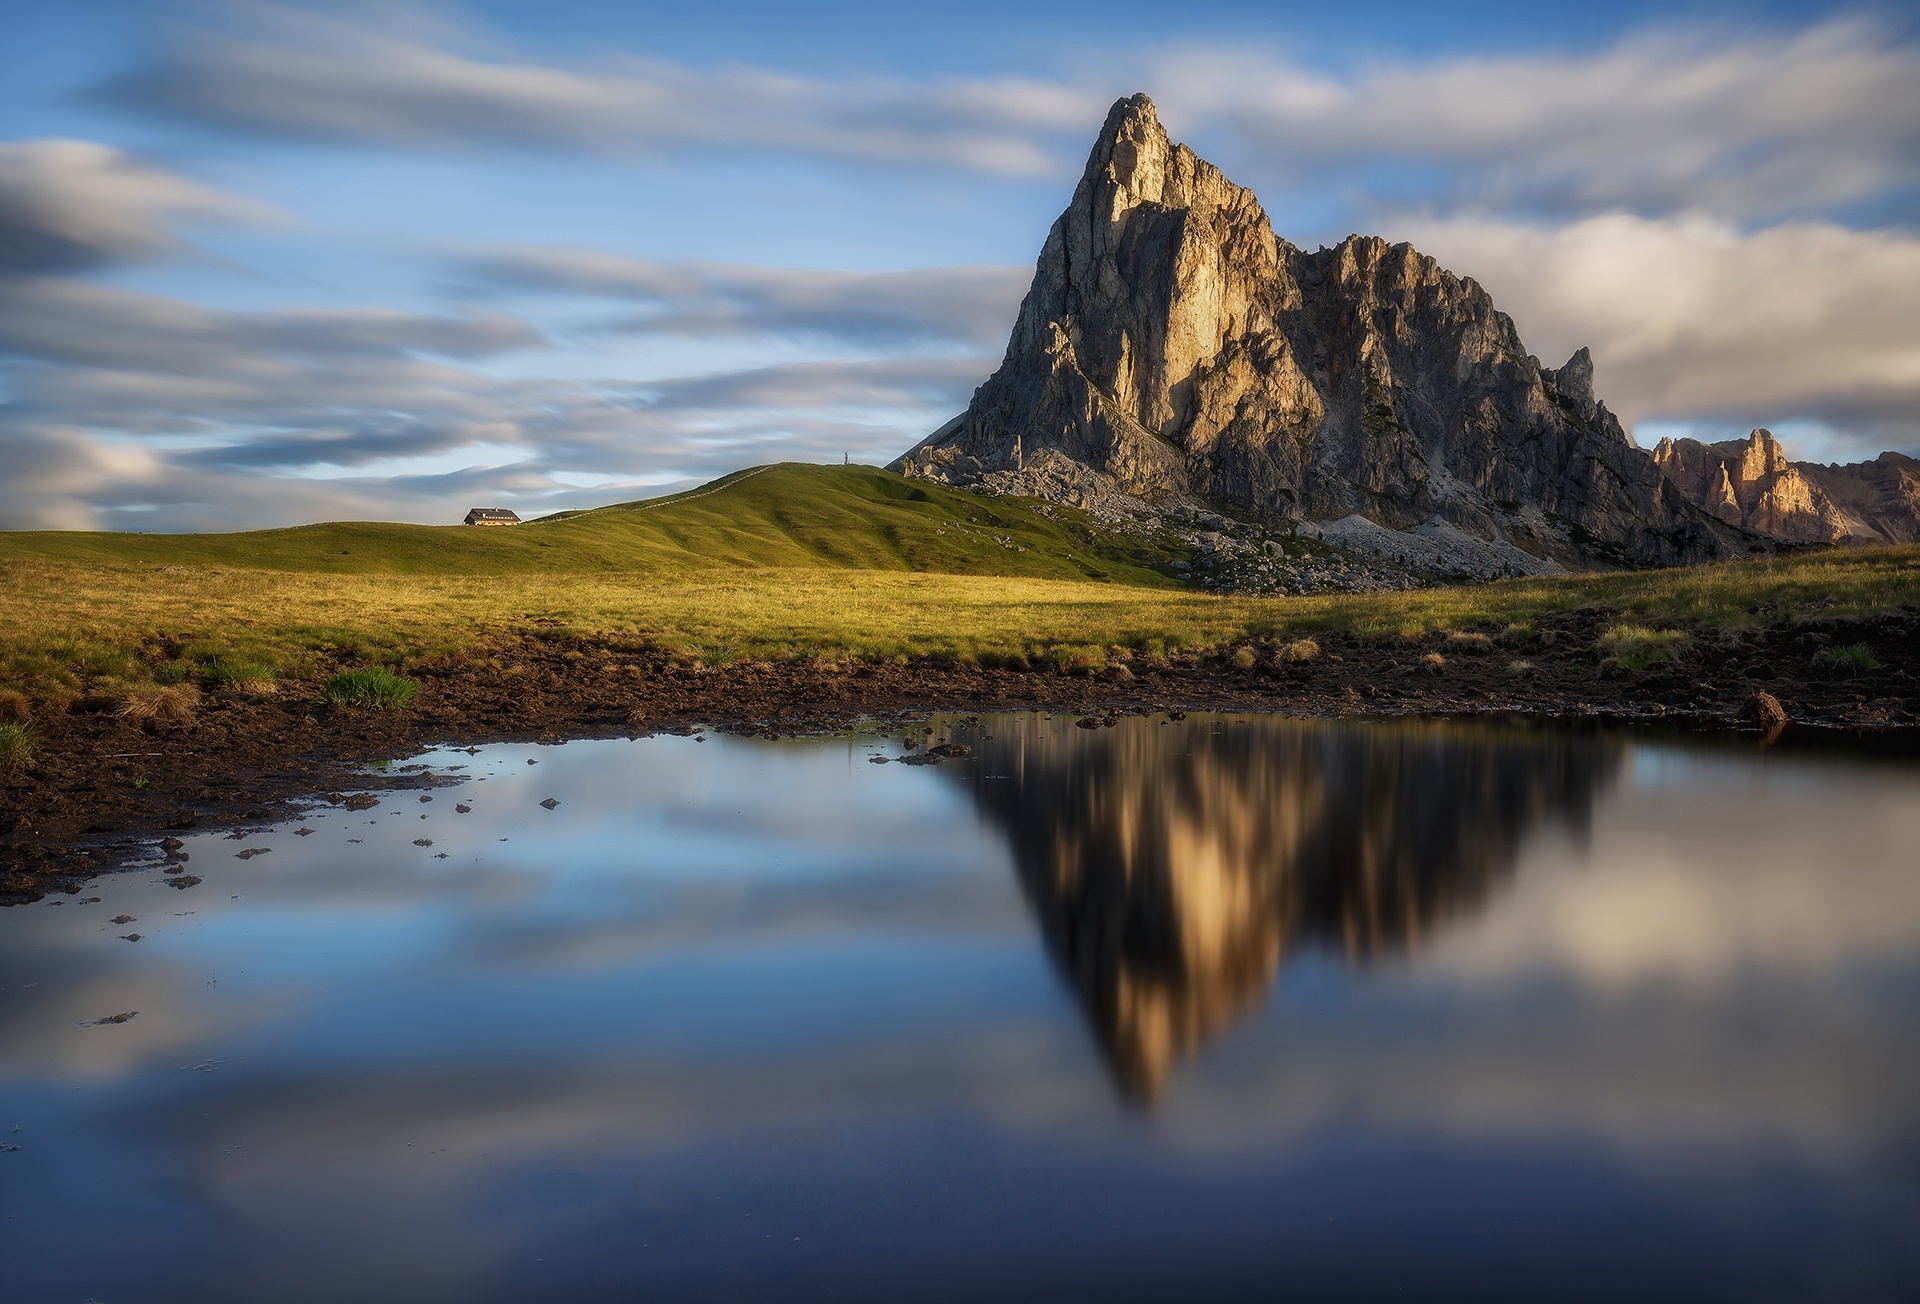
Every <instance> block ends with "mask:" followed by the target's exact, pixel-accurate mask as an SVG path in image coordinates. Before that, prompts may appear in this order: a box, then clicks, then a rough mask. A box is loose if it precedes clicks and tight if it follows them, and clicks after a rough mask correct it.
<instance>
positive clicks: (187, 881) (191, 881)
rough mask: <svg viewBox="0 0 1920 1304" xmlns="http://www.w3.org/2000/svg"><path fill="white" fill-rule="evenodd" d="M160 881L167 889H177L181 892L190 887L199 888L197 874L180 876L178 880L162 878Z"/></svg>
mask: <svg viewBox="0 0 1920 1304" xmlns="http://www.w3.org/2000/svg"><path fill="white" fill-rule="evenodd" d="M160 881H161V882H163V883H165V884H166V885H167V886H168V887H175V888H179V889H180V890H181V891H183V892H184V891H185V890H186V889H188V888H190V887H198V886H200V877H199V875H197V874H182V875H180V877H178V878H163V879H161V880H160Z"/></svg>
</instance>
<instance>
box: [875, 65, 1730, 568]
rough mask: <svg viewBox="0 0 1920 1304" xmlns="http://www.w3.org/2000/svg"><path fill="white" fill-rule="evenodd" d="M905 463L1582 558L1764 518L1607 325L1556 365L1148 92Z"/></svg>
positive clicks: (978, 480)
mask: <svg viewBox="0 0 1920 1304" xmlns="http://www.w3.org/2000/svg"><path fill="white" fill-rule="evenodd" d="M894 466H895V468H896V469H898V470H901V471H904V472H906V473H907V474H912V475H924V476H929V477H932V478H934V479H938V480H943V481H946V482H949V483H955V484H968V485H978V486H980V487H984V488H988V489H996V490H1000V491H1010V492H1030V493H1031V492H1035V489H1034V488H1033V486H1034V485H1051V486H1053V487H1054V488H1055V489H1056V491H1057V492H1058V493H1059V494H1060V495H1061V496H1064V497H1065V498H1066V500H1067V501H1076V502H1077V501H1078V500H1079V498H1081V497H1088V498H1097V497H1098V496H1099V495H1101V494H1103V493H1111V492H1112V491H1116V490H1117V491H1120V492H1123V493H1125V494H1129V495H1133V496H1135V497H1137V498H1144V499H1147V500H1149V501H1155V502H1163V503H1164V502H1168V501H1175V502H1177V501H1183V500H1187V499H1190V498H1195V497H1198V498H1212V499H1216V500H1219V501H1222V502H1228V503H1234V504H1238V505H1240V506H1242V507H1244V508H1247V509H1250V510H1252V511H1255V512H1258V513H1261V514H1263V515H1267V516H1270V517H1275V518H1279V519H1282V520H1286V519H1292V520H1296V521H1297V520H1301V519H1307V520H1314V521H1332V520H1339V519H1341V518H1344V517H1347V516H1350V515H1355V514H1358V515H1362V516H1365V517H1366V518H1368V519H1370V520H1374V521H1377V522H1378V523H1380V524H1382V525H1386V526H1389V527H1391V528H1394V529H1406V528H1409V527H1412V526H1415V525H1421V524H1425V523H1429V522H1434V521H1436V519H1437V520H1438V521H1440V522H1446V523H1450V524H1452V525H1454V526H1457V527H1459V528H1461V529H1463V530H1466V531H1468V532H1470V533H1473V534H1475V535H1476V536H1478V537H1480V538H1483V539H1490V540H1504V541H1506V542H1509V543H1512V544H1514V545H1516V546H1518V547H1520V548H1522V549H1524V550H1525V551H1527V552H1528V553H1530V554H1532V555H1535V556H1559V557H1561V558H1563V559H1565V560H1569V561H1594V560H1604V561H1614V562H1627V563H1670V562H1691V561H1700V560H1705V559H1708V558H1714V557H1725V556H1734V555H1744V554H1745V553H1746V552H1747V551H1748V550H1749V548H1750V547H1751V546H1753V544H1754V542H1755V540H1754V537H1753V536H1752V535H1750V534H1748V533H1746V532H1745V531H1743V530H1742V529H1740V528H1739V527H1738V526H1735V525H1730V524H1728V523H1727V522H1724V521H1722V520H1720V519H1718V518H1716V517H1714V516H1713V515H1711V514H1709V513H1708V512H1706V511H1703V510H1702V509H1700V508H1699V507H1697V506H1696V505H1695V504H1693V503H1692V502H1690V501H1688V500H1687V498H1686V497H1685V495H1683V494H1682V493H1680V492H1679V490H1678V488H1677V487H1676V486H1675V485H1673V484H1672V483H1671V482H1670V481H1669V480H1668V479H1667V478H1666V477H1665V476H1663V475H1662V474H1661V472H1660V470H1659V468H1657V467H1656V466H1655V465H1654V464H1653V462H1652V460H1651V459H1650V458H1649V457H1648V456H1647V454H1646V453H1645V452H1643V451H1641V450H1640V449H1638V448H1635V447H1634V446H1633V444H1632V443H1631V442H1630V441H1629V440H1628V438H1627V436H1626V433H1625V431H1624V430H1622V428H1621V426H1620V423H1619V421H1618V420H1617V419H1616V418H1615V417H1614V415H1613V414H1612V413H1611V412H1609V411H1607V409H1606V406H1605V405H1604V404H1602V403H1601V402H1600V401H1599V400H1598V399H1596V398H1595V397H1594V393H1593V365H1592V362H1591V360H1590V359H1589V357H1588V355H1587V351H1586V350H1585V349H1582V350H1581V351H1580V352H1578V353H1576V354H1575V355H1574V356H1573V358H1572V359H1571V360H1569V361H1568V363H1567V364H1566V365H1565V366H1563V367H1561V368H1559V369H1558V370H1552V369H1546V368H1542V367H1541V366H1540V364H1539V362H1538V360H1537V359H1534V358H1532V357H1529V356H1528V355H1527V352H1526V350H1525V349H1524V348H1523V347H1522V345H1521V343H1520V338H1519V335H1518V333H1517V332H1516V331H1515V330H1514V326H1513V322H1512V321H1511V320H1510V319H1509V318H1508V317H1507V316H1506V315H1505V314H1504V313H1501V312H1499V311H1497V310H1496V309H1495V308H1494V306H1493V301H1492V300H1491V299H1490V298H1489V297H1488V296H1487V293H1486V291H1485V290H1483V289H1481V288H1480V287H1479V286H1478V285H1476V284H1475V283H1474V282H1473V281H1471V280H1461V279H1459V278H1457V277H1455V276H1454V275H1453V274H1452V273H1450V272H1448V271H1446V270H1445V269H1444V268H1442V267H1441V266H1440V265H1439V264H1438V263H1436V262H1434V261H1433V260H1432V259H1431V258H1428V257H1425V256H1424V255H1422V254H1420V253H1418V252H1416V251H1415V250H1414V249H1413V248H1411V247H1410V246H1408V245H1404V244H1397V245H1389V244H1388V243H1387V242H1386V241H1384V240H1381V239H1378V238H1375V237H1370V236H1352V237H1349V238H1348V239H1347V240H1345V241H1343V242H1342V243H1341V244H1340V245H1339V246H1338V247H1337V248H1333V249H1322V250H1320V251H1318V252H1316V253H1305V252H1302V251H1301V250H1299V249H1296V248H1294V247H1293V246H1292V245H1291V244H1289V243H1287V242H1286V241H1285V240H1282V239H1280V238H1278V237H1276V236H1275V235H1274V233H1273V227H1272V225H1271V224H1270V223H1269V221H1268V220H1267V215H1266V212H1265V211H1264V210H1263V209H1262V208H1261V207H1260V203H1259V201H1258V200H1256V199H1255V198H1254V196H1253V193H1252V192H1251V191H1249V190H1245V189H1242V188H1241V187H1240V186H1237V185H1235V184H1234V183H1233V182H1231V181H1229V180H1228V179H1227V178H1226V177H1225V176H1224V175H1222V174H1221V172H1220V170H1219V169H1218V168H1216V167H1214V166H1213V165H1212V164H1210V163H1208V162H1206V161H1205V160H1204V159H1201V158H1199V157H1197V156H1196V155H1195V154H1194V153H1193V151H1192V150H1190V149H1188V148H1187V147H1186V146H1184V145H1175V144H1174V143H1173V142H1172V141H1171V140H1169V139H1168V137H1167V133H1166V131H1165V130H1164V129H1163V128H1162V127H1161V125H1160V121H1159V117H1158V116H1157V114H1156V113H1155V111H1154V107H1153V103H1152V101H1150V100H1149V99H1148V98H1147V97H1146V96H1144V95H1135V96H1133V97H1131V98H1130V99H1124V100H1121V101H1119V102H1118V103H1117V104H1115V105H1114V106H1113V109H1112V111H1111V112H1110V113H1109V114H1108V115H1107V121H1106V125H1105V126H1103V127H1102V128H1101V130H1100V138H1099V140H1098V142H1096V144H1095V145H1094V149H1093V154H1092V157H1090V158H1089V159H1088V160H1087V169H1086V172H1085V174H1084V175H1083V176H1082V177H1081V178H1080V184H1079V186H1078V187H1077V188H1076V189H1075V191H1074V194H1073V202H1072V203H1071V204H1070V205H1068V207H1067V211H1066V212H1065V213H1063V214H1061V216H1060V218H1059V220H1058V221H1056V222H1055V223H1054V224H1053V229H1052V230H1051V231H1050V232H1049V233H1048V235H1047V240H1046V244H1045V246H1044V247H1043V248H1042V250H1041V252H1040V260H1039V264H1038V266H1037V267H1036V269H1035V271H1034V278H1033V284H1032V287H1031V288H1030V289H1029V290H1028V291H1027V297H1026V299H1025V301H1024V302H1023V303H1022V304H1021V306H1020V315H1019V318H1018V320H1017V321H1016V323H1015V325H1014V328H1013V335H1012V338H1011V339H1009V341H1008V343H1007V352H1006V357H1005V359H1004V360H1003V361H1002V362H1001V364H1000V369H999V370H998V371H996V372H995V373H994V374H993V376H992V377H991V378H990V379H988V381H987V382H986V384H984V385H982V386H981V387H980V388H979V390H978V391H976V392H975V394H974V396H973V402H972V404H971V405H970V406H969V407H968V408H967V410H966V411H965V412H964V413H962V414H961V415H960V416H958V417H956V418H955V419H954V420H952V421H950V422H948V423H947V424H946V425H945V426H942V427H941V428H940V429H939V430H937V431H935V432H934V433H933V434H932V435H930V436H929V437H928V438H927V439H926V440H924V441H922V442H921V443H920V444H919V445H917V446H915V447H914V448H913V449H912V450H911V451H910V452H908V453H907V454H906V455H905V456H903V457H902V458H901V459H900V460H899V461H898V462H896V463H895V464H894Z"/></svg>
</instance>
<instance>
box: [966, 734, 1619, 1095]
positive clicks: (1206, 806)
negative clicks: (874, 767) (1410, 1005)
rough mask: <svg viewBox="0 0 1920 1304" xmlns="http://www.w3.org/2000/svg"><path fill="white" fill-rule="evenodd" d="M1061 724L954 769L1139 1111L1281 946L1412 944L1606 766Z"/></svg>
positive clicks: (1517, 752) (1016, 737)
mask: <svg viewBox="0 0 1920 1304" xmlns="http://www.w3.org/2000/svg"><path fill="white" fill-rule="evenodd" d="M1065 723H1066V722H1065V721H1063V720H1053V721H1048V720H1043V719H1040V718H1038V717H1032V716H1028V717H1019V718H1015V719H1001V720H997V721H995V722H994V730H995V735H994V737H993V738H992V739H991V740H990V741H981V742H979V743H978V744H977V750H978V757H979V759H978V761H977V762H976V763H974V764H973V765H970V766H968V767H967V768H966V770H965V771H964V773H965V774H966V775H967V776H968V781H969V782H971V783H972V785H973V789H974V794H975V798H976V800H977V801H978V803H979V805H980V806H981V807H982V809H984V810H985V811H986V812H988V813H989V814H990V815H991V816H992V817H993V818H994V819H995V820H996V821H997V822H998V823H1000V824H1001V825H1002V826H1003V827H1004V828H1005V829H1006V831H1007V834H1008V836H1009V838H1010V839H1011V841H1012V843H1013V847H1014V853H1015V858H1016V863H1017V864H1018V867H1019V873H1020V878H1021V881H1022V883H1023V885H1024V886H1025V888H1026V891H1027V896H1028V898H1029V900H1030V901H1031V902H1032V904H1033V907H1034V910H1035V912H1036V913H1037V914H1038V915H1039V918H1040V925H1041V929H1042V932H1043V933H1044V934H1045V937H1046V941H1047V946H1048V948H1049V949H1050V950H1051V951H1052V952H1053V955H1054V958H1055V960H1056V961H1057V962H1058V963H1059V965H1060V967H1061V969H1062V970H1063V971H1064V972H1065V974H1066V976H1067V977H1068V978H1069V979H1070V980H1071V982H1072V983H1073V986H1074V988H1075V989H1076V991H1077V992H1078V993H1079V996H1080V1001H1081V1004H1082V1005H1083V1006H1084V1008H1085V1010H1086V1012H1087V1016H1088V1018H1089V1020H1090V1021H1091V1022H1092V1024H1093V1028H1094V1031H1095V1033H1096V1035H1097V1036H1098V1038H1099V1040H1100V1043H1101V1046H1102V1049H1103V1050H1104V1051H1105V1053H1106V1055H1107V1057H1108V1060H1109V1063H1110V1064H1111V1065H1112V1067H1113V1071H1114V1073H1115V1076H1116V1077H1117V1078H1118V1080H1119V1082H1120V1085H1121V1086H1122V1088H1123V1089H1124V1090H1126V1091H1127V1092H1129V1093H1130V1094H1133V1095H1137V1096H1141V1097H1148V1098H1150V1097H1152V1096H1153V1095H1155V1094H1157V1092H1158V1091H1159V1088H1160V1085H1161V1083H1162V1082H1163V1081H1164V1080H1165V1077H1166V1074H1167V1071H1168V1069H1169V1068H1170V1067H1171V1065H1172V1063H1173V1061H1174V1060H1175V1058H1176V1057H1178V1056H1181V1055H1184V1054H1188V1053H1190V1052H1191V1051H1192V1050H1193V1049H1194V1048H1195V1047H1197V1046H1198V1045H1199V1044H1200V1043H1201V1042H1202V1041H1204V1040H1205V1039H1206V1038H1207V1037H1209V1036H1211V1035H1212V1034H1213V1033H1215V1032H1217V1031H1218V1030H1219V1029H1221V1028H1222V1027H1224V1026H1225V1025H1226V1024H1227V1023H1228V1022H1229V1021H1230V1020H1232V1019H1233V1018H1234V1017H1235V1016H1236V1015H1237V1014H1239V1013H1240V1012H1241V1011H1243V1010H1245V1009H1246V1008H1247V1007H1248V1006H1250V1005H1251V1004H1253V1003H1254V1002H1255V1001H1256V1000H1257V999H1258V998H1259V997H1260V995H1261V993H1262V992H1264V991H1265V990H1266V986H1267V984H1268V982H1269V981H1270V980H1271V979H1272V977H1273V974H1274V973H1275V971H1276V970H1277V969H1278V968H1279V965H1280V960H1281V957H1282V956H1283V955H1284V954H1285V953H1286V951H1287V950H1288V948H1289V947H1291V946H1293V945H1294V944H1295V943H1296V942H1297V941H1298V940H1300V939H1303V938H1311V939H1320V940H1324V941H1326V942H1328V943H1331V944H1335V945H1337V946H1339V947H1340V948H1341V949H1342V950H1343V951H1344V952H1345V953H1346V954H1347V955H1348V956H1349V957H1354V958H1364V957H1367V956H1370V955H1375V954H1378V953H1381V952H1384V951H1390V950H1394V949H1400V948H1407V947H1411V946H1413V945H1415V944H1416V943H1418V942H1419V941H1420V939H1421V938H1422V937H1423V936H1424V935H1425V934H1427V933H1429V932H1431V931H1432V930H1433V929H1434V927H1435V926H1436V925H1438V924H1439V923H1440V922H1441V921H1443V920H1444V919H1446V918H1447V917H1448V916H1449V915H1451V914H1454V913H1455V912H1458V911H1461V910H1464V909H1470V908H1472V907H1473V906H1474V905H1475V904H1477V903H1478V902H1479V901H1480V900H1481V899H1482V898H1483V897H1484V896H1485V895H1486V893H1487V891H1488V890H1489V888H1490V887H1491V886H1492V885H1493V884H1494V882H1495V881H1496V880H1497V879H1499V878H1500V877H1501V876H1503V875H1504V874H1505V873H1506V872H1507V871H1508V870H1509V868H1510V867H1511V865H1512V863H1513V858H1514V853H1515V850H1516V848H1517V847H1518V844H1519V842H1520V839H1521V837H1522V835H1524V834H1525V833H1526V832H1527V830H1528V829H1529V828H1531V827H1532V826H1533V825H1535V824H1537V823H1539V822H1540V821H1542V820H1544V819H1550V818H1559V819H1563V820H1569V821H1574V822H1582V821H1584V820H1585V818H1586V816H1587V814H1588V812H1589V810H1590V808H1591V805H1592V801H1593V798H1594V797H1595V795H1596V794H1597V792H1598V790H1599V789H1600V787H1601V786H1602V785H1603V784H1604V783H1605V782H1606V781H1607V779H1608V778H1609V777H1610V776H1611V774H1612V772H1613V771H1614V769H1615V768H1616V766H1617V763H1618V757H1619V750H1618V748H1617V747H1614V746H1609V745H1607V744H1605V743H1603V742H1597V741H1592V740H1582V739H1574V738H1564V737H1562V738H1534V737H1528V736H1525V735H1519V734H1513V733H1496V732H1477V731H1472V730H1467V729H1461V728H1441V727H1431V726H1404V727H1402V726H1385V725H1376V726H1359V727H1355V726H1329V725H1317V724H1310V723H1304V722H1298V721H1281V720H1265V721H1239V720H1228V719H1203V718H1199V717H1195V718H1193V719H1190V720H1188V721H1187V722H1186V723H1185V724H1181V725H1163V724H1160V723H1158V722H1157V721H1156V720H1152V719H1146V720H1138V719H1136V720H1122V721H1120V722H1119V723H1118V724H1117V725H1115V726H1114V727H1111V728H1103V729H1097V730H1083V729H1076V728H1071V727H1066V728H1062V727H1061V726H1062V725H1064V724H1065ZM992 776H1006V777H1004V778H1001V777H992ZM956 777H959V772H956Z"/></svg>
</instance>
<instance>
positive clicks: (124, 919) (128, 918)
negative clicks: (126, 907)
mask: <svg viewBox="0 0 1920 1304" xmlns="http://www.w3.org/2000/svg"><path fill="white" fill-rule="evenodd" d="M108 922H109V923H114V924H130V923H132V922H133V916H132V915H115V916H114V917H113V918H112V919H110V920H108Z"/></svg>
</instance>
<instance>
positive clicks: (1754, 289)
mask: <svg viewBox="0 0 1920 1304" xmlns="http://www.w3.org/2000/svg"><path fill="white" fill-rule="evenodd" d="M1399 233H1400V234H1403V235H1405V236H1406V237H1407V238H1409V239H1411V240H1412V241H1413V243H1414V244H1415V246H1416V247H1418V248H1420V249H1421V250H1423V251H1425V252H1427V253H1430V254H1432V255H1434V256H1435V257H1437V258H1439V259H1440V260H1441V261H1442V262H1443V263H1446V264H1447V265H1448V266H1450V267H1452V268H1453V269H1454V270H1456V271H1458V272H1462V273H1466V274H1471V275H1473V276H1474V277H1475V278H1476V279H1478V280H1479V281H1480V282H1481V283H1482V284H1483V285H1485V286H1486V287H1487V290H1488V292H1489V293H1490V294H1492V295H1493V298H1494V302H1495V303H1497V304H1499V305H1500V306H1501V308H1502V309H1503V310H1505V311H1506V312H1507V313H1508V314H1510V315H1511V316H1512V317H1513V318H1514V320H1515V322H1516V324H1517V325H1518V326H1519V327H1520V329H1521V332H1522V338H1523V339H1525V340H1526V342H1527V344H1528V346H1529V347H1530V348H1532V349H1534V350H1535V351H1536V352H1538V353H1540V354H1541V355H1542V357H1543V358H1544V359H1545V360H1546V361H1547V362H1548V364H1549V365H1552V364H1554V363H1557V362H1558V361H1559V360H1560V359H1561V358H1563V357H1565V356H1567V355H1568V354H1570V353H1571V352H1572V351H1573V350H1574V349H1575V348H1577V347H1579V346H1580V345H1583V344H1585V345H1590V346H1591V347H1592V348H1593V354H1594V360H1595V375H1596V386H1597V388H1598V389H1599V390H1600V392H1601V394H1602V396H1603V397H1605V399H1606V400H1607V403H1608V405H1609V406H1611V407H1614V408H1615V409H1616V410H1618V411H1619V412H1620V413H1621V414H1622V415H1623V417H1625V418H1626V419H1627V420H1629V421H1634V420H1640V419H1643V418H1648V417H1659V418H1662V419H1665V420H1696V421H1701V422H1705V423H1732V424H1736V425H1749V426H1751V425H1767V424H1770V423H1782V422H1787V421H1795V420H1799V421H1809V422H1814V423H1818V424H1821V425H1824V426H1827V427H1831V428H1833V429H1834V430H1835V431H1836V434H1835V436H1834V438H1835V444H1834V446H1833V447H1832V448H1830V449H1829V450H1827V451H1828V452H1830V453H1832V454H1834V455H1838V456H1846V457H1858V456H1866V457H1871V456H1873V455H1874V454H1876V453H1878V452H1879V451H1880V450H1881V449H1883V448H1887V447H1894V448H1910V447H1912V446H1913V445H1914V444H1915V442H1916V441H1917V440H1920V237H1915V236H1913V235H1909V234H1906V233H1904V232H1898V231H1853V230H1849V229H1847V228H1845V227H1841V226H1836V225H1833V224H1831V223H1825V222H1801V223H1786V224H1782V225H1778V226H1773V227H1767V228H1763V229H1761V230H1758V231H1754V232H1751V233H1743V232H1742V231H1740V230H1739V228H1737V227H1735V226H1733V225H1732V224H1730V223H1727V222H1725V221H1721V220H1719V219H1714V218H1707V217H1701V216H1689V217H1682V218H1675V219H1671V220H1650V219H1646V218H1640V217H1634V216H1630V215H1627V214H1622V213H1614V214H1609V215H1606V216H1602V217H1594V218H1589V219H1586V220H1584V221H1581V222H1576V223H1572V224H1570V225H1567V226H1560V227H1554V226H1547V225H1542V224H1528V223H1516V222H1511V221H1502V220H1499V219H1494V218H1486V219H1455V220H1448V221H1428V222H1408V223H1404V224H1403V225H1402V227H1401V230H1400V232H1399Z"/></svg>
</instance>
